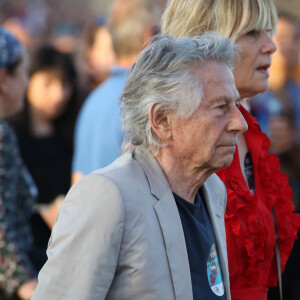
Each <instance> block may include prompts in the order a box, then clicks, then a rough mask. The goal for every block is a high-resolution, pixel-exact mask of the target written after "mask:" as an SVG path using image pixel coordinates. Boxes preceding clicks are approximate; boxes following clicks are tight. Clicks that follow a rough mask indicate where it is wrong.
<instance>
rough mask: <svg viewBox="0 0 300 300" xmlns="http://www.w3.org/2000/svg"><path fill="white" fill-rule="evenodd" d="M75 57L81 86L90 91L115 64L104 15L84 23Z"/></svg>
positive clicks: (106, 75) (108, 73)
mask: <svg viewBox="0 0 300 300" xmlns="http://www.w3.org/2000/svg"><path fill="white" fill-rule="evenodd" d="M77 58H78V66H79V70H80V75H81V77H82V78H81V85H82V88H83V89H84V90H85V91H86V92H88V93H90V92H91V91H92V90H93V89H94V88H96V87H97V86H98V85H100V84H101V83H102V82H103V81H105V79H107V78H108V77H109V75H110V69H111V68H112V67H113V66H114V65H115V64H116V55H115V52H114V49H113V45H112V40H111V36H110V33H109V31H108V29H107V27H106V18H105V16H103V15H101V16H98V17H97V18H95V19H94V20H93V21H92V22H90V23H88V24H87V25H86V27H85V28H84V30H83V35H82V38H81V49H80V50H79V53H78V55H77Z"/></svg>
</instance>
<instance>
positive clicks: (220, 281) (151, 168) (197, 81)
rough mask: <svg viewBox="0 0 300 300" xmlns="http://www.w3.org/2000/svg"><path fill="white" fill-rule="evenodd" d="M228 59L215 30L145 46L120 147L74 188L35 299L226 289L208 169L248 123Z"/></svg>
mask: <svg viewBox="0 0 300 300" xmlns="http://www.w3.org/2000/svg"><path fill="white" fill-rule="evenodd" d="M234 57H235V50H234V46H233V44H232V43H231V42H230V41H229V40H228V39H223V38H221V37H219V36H217V35H215V34H213V33H209V34H206V35H204V36H201V37H197V38H192V39H190V38H179V39H176V38H173V37H171V36H164V35H162V36H158V37H156V39H155V40H154V41H153V42H152V43H151V44H150V45H149V46H148V47H147V48H146V49H145V50H144V51H143V52H142V53H141V54H140V56H139V58H138V61H137V62H136V64H135V65H134V67H133V68H132V70H131V72H130V74H129V77H128V79H127V82H126V84H125V88H124V91H123V94H122V97H121V100H122V105H123V107H122V109H123V129H124V132H125V143H124V149H126V150H127V152H126V153H125V154H123V155H122V156H121V157H120V158H119V159H117V160H116V161H115V162H113V163H112V164H111V165H109V166H108V167H106V168H104V169H100V170H98V171H95V172H94V173H92V174H90V175H87V176H85V177H84V178H82V179H81V180H80V181H79V182H78V183H77V184H75V185H74V186H73V187H72V189H71V190H70V192H69V194H68V195H67V197H66V199H65V200H64V202H63V205H62V208H61V211H60V214H59V216H58V219H57V222H56V225H55V226H54V229H53V232H52V237H51V240H50V242H49V248H48V262H47V263H46V265H45V266H44V268H43V269H42V271H41V272H40V274H39V284H38V287H37V290H36V293H35V294H34V296H33V298H32V299H34V300H36V299H43V300H47V299H49V300H50V299H51V300H52V299H64V300H67V299H70V300H71V299H72V300H74V299H80V300H81V299H116V300H122V299H124V300H125V299H126V300H128V299H131V300H140V299H143V300H153V299H155V300H156V299H162V300H169V299H170V300H171V299H177V300H192V299H205V300H209V299H227V300H228V299H230V289H229V280H228V266H227V254H226V241H225V228H224V211H225V206H226V192H225V188H224V185H223V184H222V182H221V181H220V180H219V179H218V177H217V176H216V175H214V174H213V173H214V172H215V171H216V170H218V169H220V168H223V167H226V166H228V165H229V164H230V163H231V161H232V159H233V154H234V151H235V145H236V144H237V136H238V134H239V133H241V132H244V131H245V130H246V128H247V125H246V123H245V120H244V119H243V117H242V115H241V114H240V112H239V110H238V108H237V106H238V105H239V102H240V99H239V95H238V92H237V90H236V88H235V85H234V79H233V75H232V72H231V67H232V64H233V61H234Z"/></svg>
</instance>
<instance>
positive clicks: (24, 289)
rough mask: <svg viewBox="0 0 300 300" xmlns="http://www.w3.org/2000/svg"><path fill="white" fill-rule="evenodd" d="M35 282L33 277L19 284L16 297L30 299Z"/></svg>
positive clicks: (24, 299)
mask: <svg viewBox="0 0 300 300" xmlns="http://www.w3.org/2000/svg"><path fill="white" fill-rule="evenodd" d="M37 283H38V281H37V279H36V278H34V279H31V280H29V281H26V282H24V283H23V284H21V285H20V286H19V288H18V291H17V295H18V297H19V298H20V299H22V300H30V298H31V297H32V295H33V292H34V290H35V288H36V286H37Z"/></svg>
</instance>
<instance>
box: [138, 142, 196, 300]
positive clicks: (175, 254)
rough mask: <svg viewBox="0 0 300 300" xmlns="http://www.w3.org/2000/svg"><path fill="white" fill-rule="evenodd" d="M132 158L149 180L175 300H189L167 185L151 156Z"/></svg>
mask: <svg viewBox="0 0 300 300" xmlns="http://www.w3.org/2000/svg"><path fill="white" fill-rule="evenodd" d="M134 157H135V158H136V159H137V160H138V161H139V163H140V164H141V166H142V168H143V170H144V172H145V174H146V176H147V178H148V181H149V185H150V189H151V193H152V195H153V196H154V197H155V198H157V200H158V201H157V202H156V204H155V205H154V210H155V213H156V215H157V219H158V222H159V224H160V227H161V231H162V235H163V238H164V241H165V246H166V252H167V257H168V262H169V266H170V271H171V277H172V281H173V287H174V292H175V296H176V299H177V300H192V299H193V291H192V281H191V274H190V268H189V260H188V255H187V250H186V244H185V238H184V232H183V228H182V224H181V219H180V216H179V212H178V209H177V206H176V203H175V199H174V197H173V194H172V191H171V189H170V186H169V184H168V181H167V179H166V177H165V176H164V174H163V171H162V170H161V168H160V166H159V164H158V162H157V161H156V159H155V158H154V157H153V155H152V154H151V153H149V154H146V153H144V152H142V151H141V150H140V149H138V148H137V149H136V150H135V153H134Z"/></svg>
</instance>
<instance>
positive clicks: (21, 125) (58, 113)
mask: <svg viewBox="0 0 300 300" xmlns="http://www.w3.org/2000/svg"><path fill="white" fill-rule="evenodd" d="M76 106H77V103H76V71H75V68H74V64H73V62H72V60H71V59H70V57H69V56H68V55H66V54H63V53H60V52H59V51H57V50H55V49H54V48H53V47H51V46H44V47H42V48H40V49H37V50H36V52H34V53H33V54H32V56H31V61H30V67H29V83H28V88H27V92H26V103H25V110H24V111H23V113H22V114H21V115H19V116H18V118H16V119H15V120H14V121H13V125H14V128H15V131H16V134H17V137H18V141H19V145H20V151H21V155H22V157H23V159H24V162H25V164H26V165H27V167H28V169H29V171H30V173H31V175H32V177H33V179H34V181H35V182H36V184H37V187H38V190H39V196H38V202H37V205H36V210H35V212H34V214H33V215H32V217H31V227H32V231H33V234H34V242H35V243H34V245H33V247H32V257H33V258H34V262H35V266H36V268H37V269H38V270H39V269H40V268H41V267H42V266H43V264H44V263H45V261H46V249H47V244H48V240H49V237H50V233H51V229H52V226H53V223H54V221H55V218H56V215H57V212H58V210H59V207H60V202H61V200H62V199H63V197H64V195H65V194H66V193H67V191H68V189H69V187H70V176H71V175H70V174H71V160H72V136H73V132H72V126H73V124H74V120H75V117H76V116H74V115H72V114H75V113H76V109H75V108H76Z"/></svg>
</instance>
